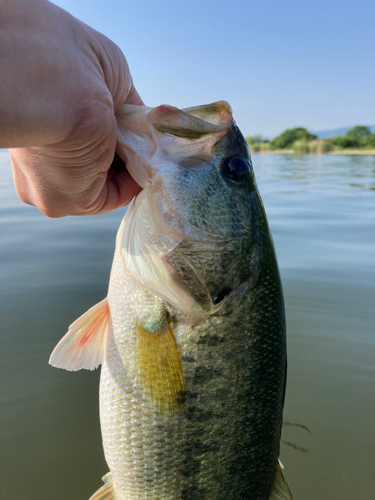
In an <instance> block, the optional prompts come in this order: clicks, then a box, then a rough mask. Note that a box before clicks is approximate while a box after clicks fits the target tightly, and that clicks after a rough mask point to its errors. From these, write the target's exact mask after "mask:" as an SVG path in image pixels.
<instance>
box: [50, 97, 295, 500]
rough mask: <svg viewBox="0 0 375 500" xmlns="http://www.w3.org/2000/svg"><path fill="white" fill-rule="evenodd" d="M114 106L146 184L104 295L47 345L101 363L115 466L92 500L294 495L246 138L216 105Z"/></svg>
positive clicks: (126, 224)
mask: <svg viewBox="0 0 375 500" xmlns="http://www.w3.org/2000/svg"><path fill="white" fill-rule="evenodd" d="M123 113H124V115H123V116H122V117H121V116H120V117H119V134H120V136H119V144H120V147H119V153H122V155H123V157H124V159H125V160H126V164H127V168H128V170H129V172H130V173H131V175H133V177H134V178H135V179H136V180H137V182H139V183H140V185H141V186H142V187H143V188H144V191H143V192H142V193H141V194H140V195H139V196H138V197H137V198H136V199H135V200H133V202H132V205H131V206H130V208H129V209H128V212H127V214H126V216H125V218H124V220H123V222H122V224H121V225H120V228H119V231H118V234H117V238H116V248H115V255H114V260H113V265H112V270H111V277H110V283H109V289H108V297H107V299H104V300H103V301H102V302H100V303H99V304H97V305H96V306H94V307H93V308H91V309H90V310H89V311H88V312H87V313H85V314H84V315H83V316H82V317H81V318H79V319H78V320H77V321H76V322H75V323H73V324H72V325H71V327H70V328H69V331H68V333H67V335H66V336H65V337H64V338H63V339H62V341H60V343H59V344H58V346H57V347H56V348H55V350H54V352H53V353H52V356H51V363H52V364H53V365H55V366H59V367H62V368H66V369H80V368H87V369H93V368H95V367H96V366H98V364H102V372H101V379H100V421H101V428H102V437H103V447H104V453H105V457H106V461H107V463H108V466H109V469H110V473H109V474H107V475H106V476H105V477H104V478H103V480H104V482H105V486H103V487H102V488H101V489H99V490H98V491H97V492H96V493H95V494H94V495H93V496H92V497H91V500H245V499H249V500H291V498H292V496H291V494H290V491H289V488H288V487H287V485H286V483H285V481H284V479H283V476H282V473H281V469H280V466H279V465H278V456H279V446H280V433H281V424H282V410H283V403H284V394H285V380H286V340H285V315H284V303H283V294H282V287H281V282H280V277H279V271H278V266H277V261H276V257H275V252H274V247H273V242H272V237H271V235H270V232H269V229H268V224H267V218H266V214H265V211H264V208H263V205H262V201H261V198H260V195H259V192H258V189H257V187H256V184H255V180H254V175H253V171H252V164H251V159H250V156H249V151H248V148H247V145H246V142H245V140H244V138H243V136H242V134H241V133H240V131H239V130H238V128H237V127H236V126H235V124H234V121H233V119H232V115H231V111H230V107H229V105H228V104H227V103H224V102H219V103H214V104H212V105H208V106H206V107H205V106H203V107H200V108H189V109H188V110H185V111H184V110H183V111H181V110H178V109H177V108H173V107H171V106H160V107H158V108H154V109H152V108H145V107H138V106H131V105H127V106H125V107H124V110H123ZM204 118H206V120H207V121H204ZM134 137H135V138H136V139H134ZM142 141H143V142H142ZM121 148H122V149H121ZM231 162H232V163H231ZM92 325H94V326H92Z"/></svg>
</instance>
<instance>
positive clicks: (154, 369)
mask: <svg viewBox="0 0 375 500" xmlns="http://www.w3.org/2000/svg"><path fill="white" fill-rule="evenodd" d="M137 335H138V339H137V340H138V369H139V380H140V383H141V386H142V388H143V390H144V392H145V394H146V396H147V398H148V399H149V401H150V402H151V403H152V404H153V405H154V406H155V408H156V409H157V410H158V411H159V412H161V413H167V414H170V415H173V414H175V413H178V412H179V411H182V410H183V407H184V395H185V378H184V372H183V368H182V361H181V356H180V352H179V349H178V345H177V342H176V339H175V337H174V334H173V331H172V328H171V325H170V319H169V314H168V313H167V311H164V313H162V314H161V315H159V314H157V315H155V317H148V318H146V319H143V320H142V321H140V322H139V323H138V326H137Z"/></svg>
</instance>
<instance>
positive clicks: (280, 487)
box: [270, 462, 293, 500]
mask: <svg viewBox="0 0 375 500" xmlns="http://www.w3.org/2000/svg"><path fill="white" fill-rule="evenodd" d="M280 463H281V462H279V463H278V464H277V471H276V476H275V481H274V483H273V489H272V493H271V496H270V500H292V499H293V497H292V494H291V492H290V489H289V487H288V485H287V484H286V482H285V479H284V476H283V473H282V472H281V467H280Z"/></svg>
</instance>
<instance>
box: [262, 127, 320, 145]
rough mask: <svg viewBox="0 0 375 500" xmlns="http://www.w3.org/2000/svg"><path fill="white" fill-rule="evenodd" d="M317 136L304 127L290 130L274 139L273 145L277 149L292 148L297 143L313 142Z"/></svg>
mask: <svg viewBox="0 0 375 500" xmlns="http://www.w3.org/2000/svg"><path fill="white" fill-rule="evenodd" d="M316 138H317V136H316V135H314V134H310V132H309V131H308V130H307V129H305V128H303V127H296V128H290V129H287V130H285V131H284V132H283V133H282V134H280V135H278V136H277V137H275V139H273V141H272V142H271V145H272V147H273V148H275V149H286V148H291V147H292V146H293V144H294V142H296V141H312V140H314V139H316Z"/></svg>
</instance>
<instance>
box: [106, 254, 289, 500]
mask: <svg viewBox="0 0 375 500" xmlns="http://www.w3.org/2000/svg"><path fill="white" fill-rule="evenodd" d="M263 259H264V260H263V267H262V272H261V275H260V278H259V282H258V284H257V286H256V288H255V289H254V290H252V291H250V292H249V293H248V295H247V296H246V297H245V298H244V299H243V300H242V301H241V302H240V304H239V305H238V307H236V308H235V309H233V311H231V313H230V314H228V315H223V316H212V317H209V318H207V319H206V320H204V321H202V322H201V323H200V324H198V325H196V326H193V327H188V326H186V324H185V325H184V323H183V322H181V323H178V322H176V323H174V324H173V328H174V335H175V337H176V341H177V345H178V348H179V352H180V355H181V360H182V365H183V371H184V378H185V387H186V391H185V394H184V397H185V401H184V405H183V410H182V411H180V412H178V413H177V414H174V415H169V414H165V413H163V412H161V411H159V410H158V409H157V408H155V407H154V406H153V405H152V403H151V402H150V401H149V400H148V398H147V395H146V394H145V392H144V391H143V390H142V387H141V384H140V383H139V377H138V369H137V365H136V355H135V353H136V349H137V338H136V336H137V333H136V323H137V317H138V316H139V315H140V314H141V313H142V311H144V310H145V309H147V308H148V307H151V305H152V297H151V298H150V297H149V296H148V295H147V293H145V292H142V291H141V290H139V289H138V288H137V287H136V286H135V285H134V283H131V282H130V281H129V278H128V277H126V276H125V274H121V272H120V268H119V269H118V271H119V272H116V266H117V264H118V265H120V262H118V263H117V264H116V258H115V261H114V271H115V272H114V271H113V278H111V285H110V290H109V300H110V307H111V316H112V331H111V332H110V335H109V339H108V344H107V354H106V362H105V363H104V364H103V367H102V375H101V385H100V413H101V426H102V434H103V445H104V451H105V456H106V460H107V463H108V465H109V468H110V470H111V472H112V475H113V482H114V489H115V494H116V500H135V499H137V500H141V499H142V500H177V499H178V500H244V499H251V500H268V499H269V497H270V494H271V490H272V487H273V482H274V477H275V473H276V468H277V460H278V455H279V441H280V430H281V422H282V406H283V397H284V383H285V362H286V353H285V323H284V313H283V298H282V290H281V284H280V280H279V275H278V270H277V264H276V261H275V259H274V256H273V252H272V251H270V252H269V255H268V256H267V251H265V254H264V257H263ZM124 290H127V291H128V292H127V293H124ZM172 315H173V314H172ZM176 315H177V312H176Z"/></svg>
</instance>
